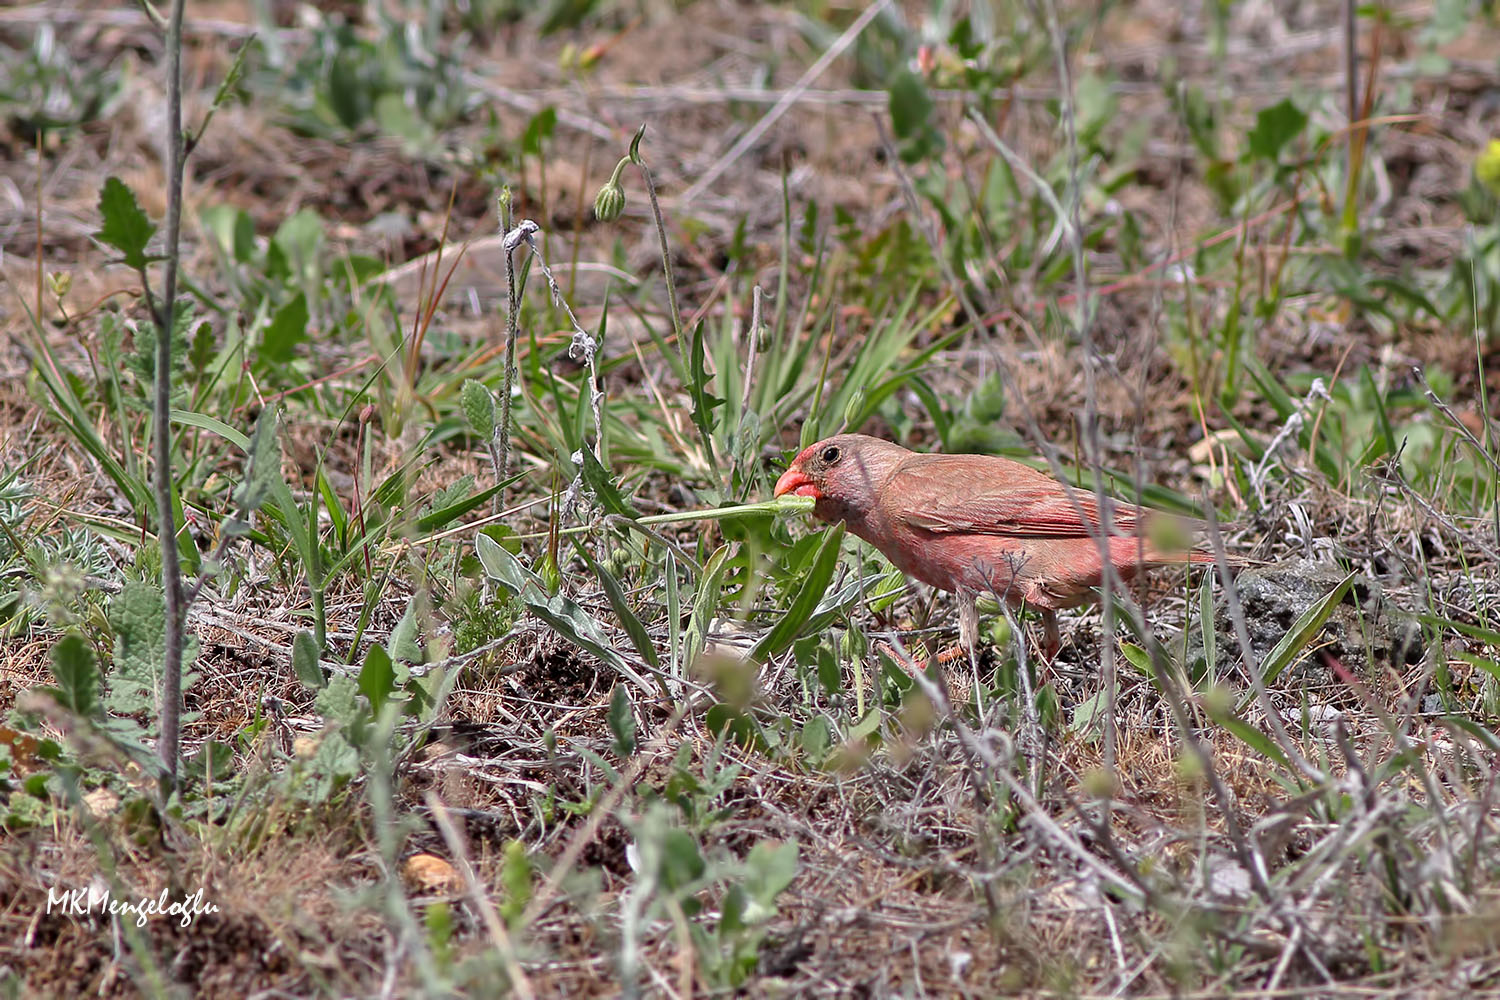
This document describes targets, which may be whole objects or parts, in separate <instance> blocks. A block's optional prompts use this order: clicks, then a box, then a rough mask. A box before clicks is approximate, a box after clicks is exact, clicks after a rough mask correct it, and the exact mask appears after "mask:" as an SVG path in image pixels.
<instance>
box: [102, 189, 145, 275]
mask: <svg viewBox="0 0 1500 1000" xmlns="http://www.w3.org/2000/svg"><path fill="white" fill-rule="evenodd" d="M99 215H100V216H101V217H102V218H103V219H104V225H102V226H101V227H100V228H99V231H98V233H96V234H95V235H97V236H98V237H99V241H100V242H101V243H104V244H106V245H107V246H112V247H114V248H115V249H116V250H118V251H120V253H121V254H122V255H123V257H124V263H125V266H126V267H132V268H135V269H136V270H137V271H139V270H141V269H142V268H144V267H145V266H146V262H147V257H146V244H147V243H149V242H150V241H151V236H152V234H153V233H155V232H156V224H155V223H154V222H152V221H151V219H150V217H148V216H147V215H146V213H145V212H143V211H141V206H140V205H138V204H137V203H136V200H135V192H133V191H131V190H130V188H129V187H127V186H126V184H125V182H124V181H122V180H120V179H119V178H118V177H110V178H107V179H106V180H105V182H104V187H103V188H101V189H100V191H99Z"/></svg>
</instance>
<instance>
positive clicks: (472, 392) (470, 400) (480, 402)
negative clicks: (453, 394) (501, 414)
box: [458, 378, 495, 441]
mask: <svg viewBox="0 0 1500 1000" xmlns="http://www.w3.org/2000/svg"><path fill="white" fill-rule="evenodd" d="M458 402H459V405H460V406H461V407H462V409H463V411H464V418H465V419H466V420H468V421H469V426H470V427H472V428H473V429H474V433H476V434H478V435H479V436H480V437H482V438H484V439H485V440H486V441H488V440H489V439H490V438H491V437H492V436H493V435H494V433H495V397H494V395H493V394H492V393H491V392H490V391H489V390H488V389H486V388H485V387H484V383H482V382H476V381H474V380H473V379H471V378H469V379H464V384H463V387H462V388H460V389H459V390H458Z"/></svg>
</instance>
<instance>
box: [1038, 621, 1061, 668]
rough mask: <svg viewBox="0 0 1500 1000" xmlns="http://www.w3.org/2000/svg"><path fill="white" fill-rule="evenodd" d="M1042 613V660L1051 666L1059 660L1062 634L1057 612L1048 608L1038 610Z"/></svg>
mask: <svg viewBox="0 0 1500 1000" xmlns="http://www.w3.org/2000/svg"><path fill="white" fill-rule="evenodd" d="M1037 610H1038V611H1040V612H1041V613H1042V636H1043V638H1042V660H1043V661H1044V662H1045V663H1048V664H1051V663H1052V661H1053V660H1055V659H1057V651H1058V650H1059V649H1061V648H1062V634H1061V633H1060V632H1059V631H1058V629H1057V612H1056V611H1052V610H1050V609H1048V608H1038V609H1037Z"/></svg>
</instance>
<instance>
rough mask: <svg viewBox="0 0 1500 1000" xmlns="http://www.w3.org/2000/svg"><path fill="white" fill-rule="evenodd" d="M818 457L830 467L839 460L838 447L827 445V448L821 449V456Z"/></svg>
mask: <svg viewBox="0 0 1500 1000" xmlns="http://www.w3.org/2000/svg"><path fill="white" fill-rule="evenodd" d="M818 457H819V458H821V459H822V460H823V462H824V463H825V464H827V465H832V464H833V463H834V462H837V461H838V460H839V446H838V445H836V444H831V445H829V446H828V447H827V448H824V449H823V454H821V455H819V456H818Z"/></svg>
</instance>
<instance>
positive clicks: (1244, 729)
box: [1215, 717, 1292, 771]
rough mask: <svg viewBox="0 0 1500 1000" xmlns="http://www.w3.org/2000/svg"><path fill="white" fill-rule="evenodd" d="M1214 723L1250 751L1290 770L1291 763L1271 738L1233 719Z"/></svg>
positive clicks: (1224, 719)
mask: <svg viewBox="0 0 1500 1000" xmlns="http://www.w3.org/2000/svg"><path fill="white" fill-rule="evenodd" d="M1215 721H1216V722H1218V724H1219V725H1221V726H1223V727H1224V728H1225V729H1226V730H1228V731H1229V732H1230V733H1231V734H1232V735H1233V736H1234V737H1235V738H1237V739H1238V740H1239V741H1240V742H1241V743H1243V744H1245V745H1246V746H1247V747H1249V748H1250V749H1252V750H1254V751H1256V752H1257V753H1259V754H1261V755H1262V756H1264V757H1267V758H1269V759H1270V760H1274V761H1275V762H1276V763H1278V764H1280V765H1281V766H1282V767H1283V768H1285V769H1286V770H1288V771H1290V770H1291V769H1292V762H1291V761H1290V760H1288V759H1287V756H1286V754H1284V753H1282V752H1281V747H1279V746H1277V745H1276V742H1275V741H1274V740H1272V739H1271V737H1269V736H1267V735H1266V734H1265V733H1263V732H1261V731H1260V730H1259V729H1256V728H1255V727H1254V726H1252V725H1250V723H1248V722H1245V721H1244V720H1243V719H1236V718H1233V717H1226V718H1222V719H1217V720H1215Z"/></svg>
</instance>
